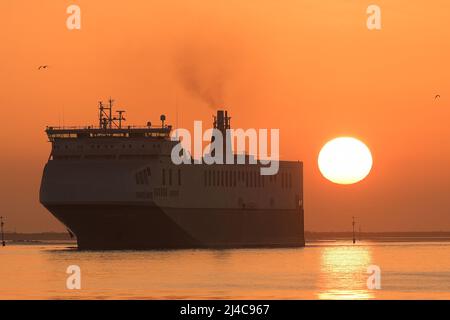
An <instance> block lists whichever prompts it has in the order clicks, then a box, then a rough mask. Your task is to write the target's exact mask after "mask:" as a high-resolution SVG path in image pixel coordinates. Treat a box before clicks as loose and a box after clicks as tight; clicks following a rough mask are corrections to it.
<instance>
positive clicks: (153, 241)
mask: <svg viewBox="0 0 450 320" xmlns="http://www.w3.org/2000/svg"><path fill="white" fill-rule="evenodd" d="M124 112H125V111H123V110H118V111H116V112H113V101H112V100H111V99H110V100H109V103H107V104H103V103H101V102H100V103H99V106H98V125H96V126H93V125H92V126H86V127H51V126H48V127H47V128H46V130H45V132H46V134H47V136H48V139H49V142H50V143H51V151H50V156H49V159H48V161H47V163H46V164H45V167H44V170H43V176H42V181H41V186H40V196H39V198H40V202H41V204H42V205H43V206H44V207H45V208H47V209H48V211H50V212H51V214H53V215H54V216H55V217H56V218H57V219H58V220H59V221H60V222H61V223H63V224H64V225H65V226H66V227H67V229H68V231H69V232H70V233H71V234H73V235H75V236H76V240H77V245H78V248H79V249H80V250H147V249H180V248H244V247H299V246H304V244H305V240H304V209H303V164H302V162H300V161H279V170H278V173H277V174H275V175H261V174H260V166H261V165H260V164H250V163H245V164H204V163H202V164H195V165H193V164H174V162H173V161H172V158H171V152H172V149H173V148H174V146H175V145H177V144H178V143H179V141H177V139H176V138H175V139H174V138H173V136H171V132H172V126H170V125H167V124H166V123H165V120H166V119H165V116H164V115H162V116H161V117H160V120H161V124H160V125H157V126H154V125H152V124H151V123H150V122H148V123H147V125H145V126H128V125H127V126H125V125H124V121H125V117H124ZM213 127H214V128H215V129H217V130H219V131H221V132H223V133H225V132H226V130H227V129H229V128H230V117H228V114H227V113H226V111H223V110H219V111H217V114H216V116H215V117H214V123H213Z"/></svg>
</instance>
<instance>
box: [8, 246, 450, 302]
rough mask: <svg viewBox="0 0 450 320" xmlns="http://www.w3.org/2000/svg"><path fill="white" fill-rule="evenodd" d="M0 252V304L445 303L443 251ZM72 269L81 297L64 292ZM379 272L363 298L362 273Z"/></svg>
mask: <svg viewBox="0 0 450 320" xmlns="http://www.w3.org/2000/svg"><path fill="white" fill-rule="evenodd" d="M71 246H72V245H10V246H8V247H6V248H0V299H16V298H21V299H34V298H40V299H66V298H100V299H173V298H175V299H223V298H224V299H244V298H256V299H377V298H378V299H382V298H387V299H450V243H449V242H389V243H383V242H378V243H376V242H362V243H360V244H358V245H352V244H351V243H349V242H314V243H309V244H308V245H307V247H306V248H300V249H263V250H243V249H241V250H181V251H148V252H135V251H128V252H78V251H77V250H75V249H74V248H71ZM74 264H75V265H79V266H80V267H81V272H82V288H81V290H76V291H74V290H68V289H66V279H67V276H68V275H67V274H66V268H67V267H68V266H69V265H74ZM373 264H375V265H378V266H379V267H380V268H381V286H382V288H381V289H380V290H368V289H367V285H366V281H367V277H368V275H367V273H366V272H367V267H368V266H369V265H373Z"/></svg>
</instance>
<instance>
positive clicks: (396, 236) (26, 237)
mask: <svg viewBox="0 0 450 320" xmlns="http://www.w3.org/2000/svg"><path fill="white" fill-rule="evenodd" d="M305 239H306V241H327V240H328V241H335V240H350V239H352V232H311V231H306V232H305ZM356 239H357V240H373V241H450V232H445V231H435V232H362V233H358V232H357V233H356ZM5 240H6V241H13V242H32V241H75V240H76V238H71V237H70V235H69V234H68V233H66V232H42V233H14V232H5Z"/></svg>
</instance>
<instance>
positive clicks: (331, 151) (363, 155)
mask: <svg viewBox="0 0 450 320" xmlns="http://www.w3.org/2000/svg"><path fill="white" fill-rule="evenodd" d="M318 163H319V169H320V172H321V173H322V175H323V176H324V177H325V178H327V179H328V180H330V181H332V182H334V183H338V184H352V183H356V182H359V181H361V180H363V179H364V178H365V177H366V176H367V175H368V174H369V172H370V170H371V169H372V154H371V153H370V150H369V148H367V146H366V145H365V144H364V143H362V142H361V141H359V140H358V139H355V138H351V137H340V138H336V139H333V140H331V141H329V142H327V143H326V144H325V145H324V146H323V148H322V150H321V151H320V153H319V159H318Z"/></svg>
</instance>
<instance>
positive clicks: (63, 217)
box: [44, 204, 305, 250]
mask: <svg viewBox="0 0 450 320" xmlns="http://www.w3.org/2000/svg"><path fill="white" fill-rule="evenodd" d="M44 205H45V207H46V208H47V209H48V210H49V211H50V212H51V213H52V214H53V215H54V216H55V217H56V218H57V219H58V220H60V221H61V222H62V223H63V224H64V225H66V226H67V228H68V229H70V230H71V232H73V233H74V234H75V235H76V237H77V242H78V248H79V249H80V250H127V249H130V250H146V249H181V248H242V247H299V246H304V244H305V241H304V236H303V210H302V209H301V208H297V209H286V210H280V209H276V210H275V209H274V210H271V209H264V210H262V209H214V208H213V209H197V208H195V209H194V208H192V209H190V208H182V209H181V208H161V207H158V206H156V205H145V204H137V205H135V204H44Z"/></svg>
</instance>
